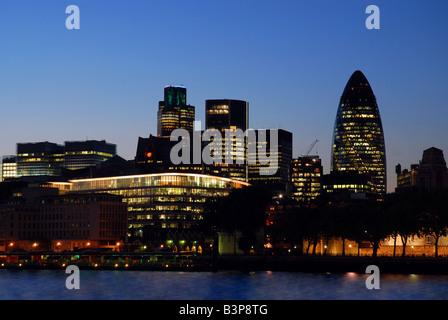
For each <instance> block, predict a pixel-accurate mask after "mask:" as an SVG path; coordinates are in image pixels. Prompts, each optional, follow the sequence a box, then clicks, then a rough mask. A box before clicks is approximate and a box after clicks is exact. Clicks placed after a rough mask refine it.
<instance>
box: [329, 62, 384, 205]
mask: <svg viewBox="0 0 448 320" xmlns="http://www.w3.org/2000/svg"><path fill="white" fill-rule="evenodd" d="M331 171H332V172H344V171H352V172H355V173H360V174H367V175H370V176H371V177H372V183H373V188H372V194H373V195H375V196H379V197H381V196H383V195H384V194H386V191H387V189H386V185H387V183H386V178H387V175H386V148H385V142H384V132H383V126H382V122H381V117H380V112H379V109H378V104H377V100H376V98H375V95H374V93H373V91H372V88H371V86H370V84H369V82H368V81H367V79H366V77H365V76H364V74H363V73H362V72H361V71H356V72H354V73H353V75H352V76H351V77H350V79H349V81H348V82H347V85H346V87H345V89H344V92H343V93H342V96H341V99H340V103H339V108H338V112H337V115H336V121H335V126H334V134H333V146H332V162H331Z"/></svg>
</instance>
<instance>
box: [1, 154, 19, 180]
mask: <svg viewBox="0 0 448 320" xmlns="http://www.w3.org/2000/svg"><path fill="white" fill-rule="evenodd" d="M14 178H17V158H16V156H4V157H3V161H2V176H1V180H0V181H6V180H9V179H14Z"/></svg>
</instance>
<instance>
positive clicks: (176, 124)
mask: <svg viewBox="0 0 448 320" xmlns="http://www.w3.org/2000/svg"><path fill="white" fill-rule="evenodd" d="M194 120H195V107H194V106H190V105H187V89H186V88H184V87H177V86H167V87H165V90H164V100H163V101H160V102H159V111H158V112H157V136H158V137H164V138H167V137H170V135H171V132H173V130H175V129H185V130H187V131H188V132H192V131H193V128H194Z"/></svg>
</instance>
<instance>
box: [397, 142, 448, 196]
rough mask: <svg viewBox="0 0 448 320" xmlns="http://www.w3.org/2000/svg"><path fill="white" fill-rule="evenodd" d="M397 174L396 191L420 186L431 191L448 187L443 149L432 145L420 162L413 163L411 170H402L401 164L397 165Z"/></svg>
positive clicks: (447, 174) (447, 172) (447, 173)
mask: <svg viewBox="0 0 448 320" xmlns="http://www.w3.org/2000/svg"><path fill="white" fill-rule="evenodd" d="M395 172H396V174H397V188H396V191H397V192H399V191H402V190H406V189H409V188H418V189H421V190H426V191H431V190H438V189H447V188H448V169H447V166H446V162H445V157H444V155H443V151H442V150H440V149H437V148H435V147H431V148H429V149H426V150H424V151H423V156H422V160H421V161H420V163H419V164H418V165H417V164H413V165H411V170H410V171H409V170H407V169H404V170H401V165H400V164H398V165H397V166H396V167H395Z"/></svg>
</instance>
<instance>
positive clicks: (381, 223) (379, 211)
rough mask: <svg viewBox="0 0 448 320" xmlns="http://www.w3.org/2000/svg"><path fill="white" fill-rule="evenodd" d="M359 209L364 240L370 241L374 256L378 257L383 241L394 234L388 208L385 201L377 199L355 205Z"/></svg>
mask: <svg viewBox="0 0 448 320" xmlns="http://www.w3.org/2000/svg"><path fill="white" fill-rule="evenodd" d="M354 209H355V210H356V211H358V215H359V222H360V227H361V228H362V230H364V240H366V241H369V242H370V244H371V245H372V247H373V251H372V257H377V255H378V248H379V246H380V243H381V241H383V240H384V239H386V238H388V237H389V236H390V235H391V234H392V230H391V227H390V225H389V224H388V223H385V221H387V210H386V209H385V206H384V202H380V201H377V200H375V199H372V200H368V201H362V202H359V203H357V204H356V205H355V208H354Z"/></svg>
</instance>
